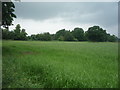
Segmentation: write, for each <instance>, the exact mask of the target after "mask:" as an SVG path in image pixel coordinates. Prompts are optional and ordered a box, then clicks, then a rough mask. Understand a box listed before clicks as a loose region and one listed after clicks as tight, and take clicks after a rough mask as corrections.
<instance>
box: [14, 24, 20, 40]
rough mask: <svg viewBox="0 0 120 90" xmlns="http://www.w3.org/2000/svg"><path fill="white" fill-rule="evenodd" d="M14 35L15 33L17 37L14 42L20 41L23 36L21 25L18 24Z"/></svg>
mask: <svg viewBox="0 0 120 90" xmlns="http://www.w3.org/2000/svg"><path fill="white" fill-rule="evenodd" d="M14 33H15V36H14V40H20V39H21V38H20V37H21V35H20V33H21V26H20V24H17V25H16V27H15V29H14Z"/></svg>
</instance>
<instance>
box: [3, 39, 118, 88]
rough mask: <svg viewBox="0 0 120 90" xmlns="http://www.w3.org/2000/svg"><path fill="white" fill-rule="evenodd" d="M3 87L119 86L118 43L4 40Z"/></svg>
mask: <svg viewBox="0 0 120 90" xmlns="http://www.w3.org/2000/svg"><path fill="white" fill-rule="evenodd" d="M2 49H3V50H2V53H3V54H2V70H3V71H2V73H3V74H2V79H3V81H2V82H3V84H2V85H3V88H116V87H118V44H117V43H112V42H62V41H61V42H59V41H48V42H47V41H46V42H41V41H3V42H2Z"/></svg>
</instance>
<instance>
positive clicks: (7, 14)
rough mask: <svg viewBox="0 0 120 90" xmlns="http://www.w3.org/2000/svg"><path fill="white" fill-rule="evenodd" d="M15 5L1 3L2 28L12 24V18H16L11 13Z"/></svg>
mask: <svg viewBox="0 0 120 90" xmlns="http://www.w3.org/2000/svg"><path fill="white" fill-rule="evenodd" d="M14 8H15V5H14V4H13V2H2V26H3V27H4V28H7V29H8V27H9V26H10V25H13V24H12V21H13V18H16V15H15V14H14V13H13V12H14V11H15V10H14Z"/></svg>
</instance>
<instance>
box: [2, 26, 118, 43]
mask: <svg viewBox="0 0 120 90" xmlns="http://www.w3.org/2000/svg"><path fill="white" fill-rule="evenodd" d="M27 35H28V34H27V33H26V31H25V29H21V26H20V24H18V25H16V27H15V29H14V30H12V31H9V30H8V29H7V28H6V29H2V39H5V40H38V41H52V40H58V41H94V42H106V41H108V42H115V41H118V38H117V37H116V36H115V35H110V34H108V33H107V32H106V30H103V29H102V28H100V27H99V26H93V27H90V28H88V30H87V31H84V30H83V29H82V28H79V27H77V28H74V30H72V31H70V30H65V29H62V30H59V31H57V32H56V33H55V34H50V33H49V32H45V33H40V34H32V35H30V36H27Z"/></svg>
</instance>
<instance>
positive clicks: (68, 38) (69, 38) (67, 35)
mask: <svg viewBox="0 0 120 90" xmlns="http://www.w3.org/2000/svg"><path fill="white" fill-rule="evenodd" d="M73 40H74V37H73V35H72V34H71V32H70V31H66V32H65V36H64V41H73Z"/></svg>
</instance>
